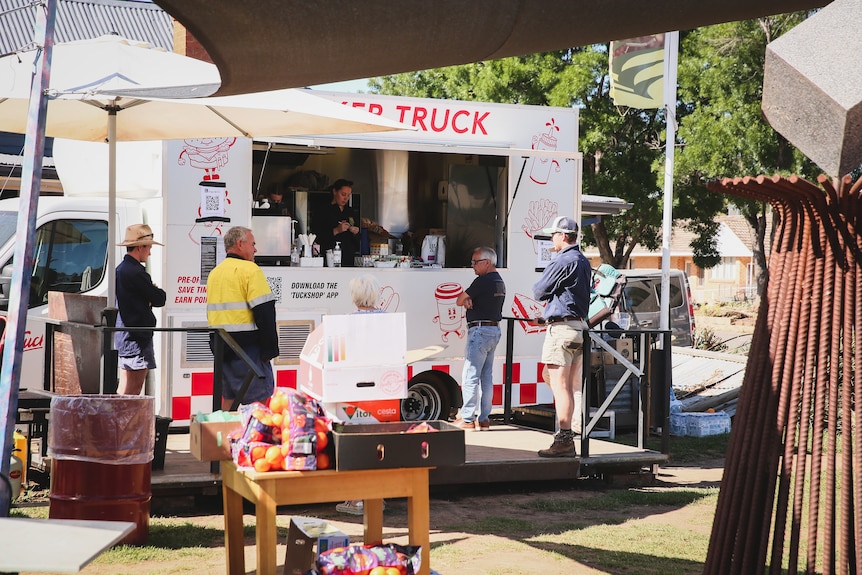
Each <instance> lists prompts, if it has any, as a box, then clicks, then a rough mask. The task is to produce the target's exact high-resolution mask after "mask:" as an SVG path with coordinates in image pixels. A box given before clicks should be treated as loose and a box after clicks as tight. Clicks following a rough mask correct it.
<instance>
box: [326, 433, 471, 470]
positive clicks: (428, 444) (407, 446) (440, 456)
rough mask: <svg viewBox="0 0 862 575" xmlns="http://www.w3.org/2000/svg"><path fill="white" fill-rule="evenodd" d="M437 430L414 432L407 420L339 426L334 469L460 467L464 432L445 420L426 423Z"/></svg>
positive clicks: (462, 460)
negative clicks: (411, 430)
mask: <svg viewBox="0 0 862 575" xmlns="http://www.w3.org/2000/svg"><path fill="white" fill-rule="evenodd" d="M424 424H427V425H428V426H430V427H431V428H432V429H434V430H435V431H428V432H421V433H412V432H408V431H407V430H408V429H410V428H411V427H413V426H414V425H416V424H415V423H411V422H407V421H399V422H387V423H371V424H357V425H340V426H337V427H336V429H334V430H333V432H332V436H333V438H334V440H335V468H336V469H337V470H339V471H343V470H349V469H396V468H404V467H440V466H441V465H461V464H463V463H464V460H465V452H466V448H465V446H464V430H463V429H460V428H458V427H455V426H454V425H450V424H449V423H446V422H445V421H426V422H424Z"/></svg>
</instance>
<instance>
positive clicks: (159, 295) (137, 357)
mask: <svg viewBox="0 0 862 575" xmlns="http://www.w3.org/2000/svg"><path fill="white" fill-rule="evenodd" d="M153 244H155V245H157V246H160V245H162V244H160V243H159V242H157V241H155V239H154V238H153V230H151V229H150V226H148V225H147V224H134V225H131V226H129V227H127V228H126V237H125V239H124V240H123V242H122V243H119V244H117V245H119V246H125V247H126V255H125V256H124V257H123V261H122V262H120V265H118V266H117V309H118V310H119V314H118V315H117V327H125V326H129V327H155V326H156V316H155V314H153V309H152V308H153V307H162V306H164V305H165V301H166V300H167V294H166V293H165V291H164V290H163V289H160V288H158V287H157V286H156V284H154V283H153V279H152V278H151V277H150V274H148V273H147V270H146V268H145V267H144V266H145V264H146V263H147V258H149V257H150V251H151V250H152V247H153ZM114 347H115V348H116V349H117V353H118V355H119V362H118V363H119V367H120V370H121V371H120V373H121V376H120V386H119V388H118V393H122V394H130V395H138V394H140V393H141V390H142V389H143V387H144V382H145V381H146V378H147V372H148V371H149V370H151V369H154V368H155V367H156V355H155V350H154V348H153V332H152V331H149V330H144V331H137V330H129V331H117V332H115V333H114Z"/></svg>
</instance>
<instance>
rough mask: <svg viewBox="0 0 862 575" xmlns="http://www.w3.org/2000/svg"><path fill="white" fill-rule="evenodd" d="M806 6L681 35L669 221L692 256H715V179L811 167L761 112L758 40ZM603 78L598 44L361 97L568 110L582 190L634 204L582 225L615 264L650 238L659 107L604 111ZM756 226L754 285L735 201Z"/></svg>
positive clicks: (604, 63)
mask: <svg viewBox="0 0 862 575" xmlns="http://www.w3.org/2000/svg"><path fill="white" fill-rule="evenodd" d="M806 15H807V13H794V14H785V15H779V16H770V17H767V18H762V19H759V20H749V21H744V22H732V23H728V24H720V25H717V26H710V27H707V28H701V29H698V30H694V31H690V32H685V33H682V34H681V46H680V55H679V72H678V74H679V78H678V86H679V87H678V104H677V110H676V111H677V123H678V125H679V129H678V133H677V140H678V141H677V143H676V146H677V150H678V151H677V153H676V160H675V164H676V165H675V170H674V174H675V177H674V206H673V213H674V218H675V219H676V220H678V221H679V220H681V221H684V222H685V224H684V225H685V227H687V228H688V229H689V230H691V231H693V232H695V240H694V241H693V242H692V246H691V247H692V249H693V252H694V262H695V264H696V265H698V266H699V267H701V268H710V267H713V266H714V265H716V264H717V263H719V261H720V256H719V254H718V251H717V246H716V233H717V230H718V226H717V224H716V223H715V220H714V218H715V215H716V214H718V213H720V212H721V211H723V210H724V209H725V208H726V204H727V202H728V200H727V199H726V198H724V197H723V196H721V195H719V194H713V193H711V192H709V191H707V190H706V187H705V185H704V184H705V182H706V181H707V180H710V179H714V178H720V177H734V176H745V175H759V174H763V173H769V174H771V173H775V172H779V173H789V172H795V173H799V174H802V175H804V176H808V177H810V176H811V175H813V174H814V173H816V171H817V170H816V169H814V167H813V165H812V164H811V162H809V161H807V160H805V158H804V157H803V156H802V154H800V153H799V151H798V150H796V149H795V148H794V147H793V146H791V145H790V144H789V142H787V140H786V139H784V138H782V137H781V135H780V134H778V133H777V132H775V131H774V130H772V128H770V127H769V125H768V124H767V123H766V122H765V121H764V120H763V117H762V115H761V113H760V102H761V97H762V86H763V61H764V55H765V50H766V44H767V43H769V42H770V41H772V40H774V39H775V38H777V37H778V36H780V35H781V34H783V33H784V32H786V31H787V30H789V29H790V28H792V27H793V26H795V25H796V24H798V23H799V22H801V21H802V20H803V19H804V18H805V17H806ZM609 85H610V84H609V78H608V46H607V45H601V44H599V45H592V46H584V47H579V48H572V49H570V50H564V51H559V52H548V53H541V54H533V55H530V56H522V57H518V58H505V59H502V60H494V61H490V62H479V63H474V64H467V65H463V66H453V67H449V68H437V69H432V70H425V71H421V72H414V73H409V74H398V75H395V76H386V77H383V78H375V79H372V80H371V81H370V82H369V86H370V87H371V90H372V92H377V93H384V94H395V95H404V96H415V97H431V98H455V99H462V100H480V101H486V102H503V103H517V104H534V105H549V106H563V107H568V106H578V107H579V109H580V135H581V136H580V142H579V147H580V149H581V151H582V153H583V155H584V170H583V174H584V181H583V190H584V192H585V193H589V194H596V195H605V196H616V197H620V198H623V199H625V200H626V201H628V202H631V203H632V204H633V207H632V208H631V209H630V210H628V211H627V212H626V213H625V214H624V215H622V216H613V217H611V216H605V217H603V218H601V219H600V221H599V222H598V223H596V224H593V225H592V226H590V228H589V229H585V230H584V232H585V233H584V236H585V241H586V242H587V243H593V244H595V245H596V246H597V247H598V249H599V253H600V254H601V258H602V261H603V262H606V263H609V264H611V265H614V266H616V267H626V265H627V263H628V259H629V256H630V255H631V253H632V251H633V250H634V248H635V246H637V245H642V246H644V247H645V248H647V249H651V250H655V249H658V248H659V247H660V245H661V227H662V201H663V194H662V188H663V185H664V182H663V179H664V176H663V174H664V139H665V137H666V132H665V125H666V124H665V114H664V111H663V110H636V109H632V108H624V107H617V106H614V104H613V102H612V101H611V99H610V97H609V96H608V90H609ZM733 203H735V204H736V205H737V206H738V207H739V209H740V211H741V213H742V214H743V215H744V216H745V217H746V219H747V220H748V221H749V223H750V224H751V225H752V227H753V228H754V229H755V230H756V232H757V237H758V242H757V245H756V246H755V249H754V257H755V261H756V263H757V265H758V267H759V268H760V269H761V270H763V273H762V274H759V276H762V277H759V280H758V284H759V286H763V285H765V282H766V275H765V270H766V255H765V249H764V243H765V230H766V219H765V218H766V210H767V206H763V205H757V204H756V203H752V202H744V201H742V200H734V201H733Z"/></svg>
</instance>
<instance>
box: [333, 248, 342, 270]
mask: <svg viewBox="0 0 862 575" xmlns="http://www.w3.org/2000/svg"><path fill="white" fill-rule="evenodd" d="M332 265H333V267H336V268H340V267H341V242H335V249H334V250H332Z"/></svg>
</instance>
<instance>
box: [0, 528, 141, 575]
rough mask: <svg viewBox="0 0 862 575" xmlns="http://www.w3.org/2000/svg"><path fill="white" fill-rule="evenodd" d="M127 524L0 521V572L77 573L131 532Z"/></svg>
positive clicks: (131, 529) (132, 529)
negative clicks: (0, 547)
mask: <svg viewBox="0 0 862 575" xmlns="http://www.w3.org/2000/svg"><path fill="white" fill-rule="evenodd" d="M134 529H135V524H134V523H132V522H129V521H87V520H83V519H26V518H21V517H12V518H9V517H2V518H0V541H2V542H3V544H2V549H3V550H2V552H0V572H2V573H7V572H12V573H17V572H19V571H27V572H31V573H32V572H43V573H44V572H53V573H57V572H61V573H76V572H78V571H80V570H81V569H83V568H84V566H85V565H87V564H88V563H89V562H90V561H92V560H93V559H95V558H96V557H98V556H99V554H100V553H102V551H104V550H105V549H107V548H108V547H110V546H111V545H113V544H114V543H116V542H117V541H119V540H120V539H122V538H123V537H125V536H126V535H128V534H129V533H131V532H132V531H134Z"/></svg>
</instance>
